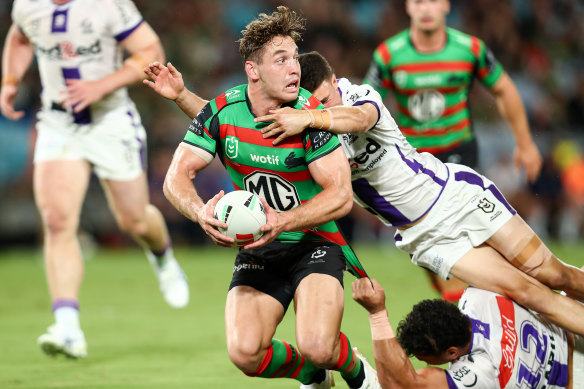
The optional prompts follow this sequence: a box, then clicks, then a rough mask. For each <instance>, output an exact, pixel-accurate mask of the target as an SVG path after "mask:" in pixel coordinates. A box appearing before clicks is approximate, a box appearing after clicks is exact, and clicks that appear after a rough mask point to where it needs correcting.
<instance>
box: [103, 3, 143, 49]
mask: <svg viewBox="0 0 584 389" xmlns="http://www.w3.org/2000/svg"><path fill="white" fill-rule="evenodd" d="M103 4H104V6H105V7H104V8H105V12H106V14H107V16H108V20H109V24H110V29H111V31H112V34H113V36H114V38H115V39H116V40H117V41H118V42H121V41H123V40H124V39H126V38H127V37H128V36H129V35H130V34H131V33H132V32H134V30H135V29H136V28H138V26H139V25H140V24H142V22H143V21H144V19H143V18H142V15H141V14H140V11H138V8H136V5H135V4H134V3H133V2H132V1H131V0H106V1H104V2H103Z"/></svg>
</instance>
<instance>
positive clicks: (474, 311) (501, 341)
mask: <svg viewBox="0 0 584 389" xmlns="http://www.w3.org/2000/svg"><path fill="white" fill-rule="evenodd" d="M459 307H460V310H461V311H462V312H463V313H464V314H466V315H467V316H468V317H469V318H470V320H471V324H472V339H471V349H470V352H469V354H467V355H465V356H463V357H461V358H459V359H457V360H456V361H454V362H452V363H451V365H450V367H449V368H448V370H447V371H446V376H447V378H446V379H447V381H448V387H449V388H451V389H455V388H460V389H463V388H473V389H487V388H488V389H491V388H492V389H495V388H497V389H499V388H500V389H512V388H530V389H543V388H548V389H557V388H565V387H566V383H567V380H568V341H567V336H566V332H565V330H563V329H562V328H560V327H558V326H556V325H555V324H551V323H548V322H547V321H545V319H543V318H541V317H539V316H536V315H535V314H533V313H531V312H530V311H528V310H527V309H525V308H523V307H521V306H520V305H518V304H516V303H514V302H513V301H512V300H510V299H508V298H507V297H503V296H501V295H498V294H496V293H492V292H488V291H485V290H481V289H476V288H468V289H467V290H466V291H465V292H464V294H463V295H462V297H461V299H460V301H459ZM574 387H575V388H576V387H577V386H574Z"/></svg>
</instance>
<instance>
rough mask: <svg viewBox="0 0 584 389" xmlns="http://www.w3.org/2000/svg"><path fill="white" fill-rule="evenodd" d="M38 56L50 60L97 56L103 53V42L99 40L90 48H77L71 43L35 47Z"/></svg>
mask: <svg viewBox="0 0 584 389" xmlns="http://www.w3.org/2000/svg"><path fill="white" fill-rule="evenodd" d="M35 50H36V53H37V55H38V56H39V57H40V56H43V55H44V56H47V57H49V59H60V58H66V59H69V58H75V57H77V56H88V55H97V54H100V53H101V41H100V40H99V39H98V40H97V41H95V42H94V43H93V44H91V45H89V46H77V47H75V45H73V43H71V42H69V41H63V42H58V43H57V44H56V45H55V46H53V47H49V48H48V49H47V48H44V47H40V46H36V47H35Z"/></svg>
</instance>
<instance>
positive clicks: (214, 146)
mask: <svg viewBox="0 0 584 389" xmlns="http://www.w3.org/2000/svg"><path fill="white" fill-rule="evenodd" d="M283 106H289V107H292V108H296V109H303V108H306V109H316V108H323V106H322V104H321V103H320V101H318V100H317V99H316V98H315V97H313V96H312V95H311V94H310V93H309V92H308V91H306V90H304V89H301V90H300V93H299V95H298V98H297V99H296V100H295V101H293V102H290V103H287V104H284V105H283ZM254 119H255V116H254V115H253V113H252V112H251V109H250V102H249V99H248V98H247V85H241V86H238V87H235V88H232V89H229V90H228V91H226V92H225V93H223V94H222V95H220V96H218V97H217V98H215V99H213V100H211V101H210V102H209V103H208V104H207V105H206V106H205V107H204V108H203V109H202V110H201V112H199V114H198V115H197V117H196V118H195V119H194V120H193V122H192V123H191V125H190V126H189V130H188V131H187V134H186V135H185V138H184V140H183V142H185V143H188V144H190V145H193V146H195V147H198V148H201V149H203V150H205V151H206V152H208V153H209V154H211V155H213V156H214V155H215V154H216V155H217V156H218V157H219V158H220V159H221V162H222V163H223V165H224V166H225V168H226V169H227V172H228V173H229V176H230V177H231V181H232V182H233V186H234V187H235V189H245V190H248V191H250V192H252V193H255V194H257V195H258V196H260V197H262V198H263V199H264V200H265V201H266V202H267V203H268V204H269V205H270V206H271V207H272V208H274V209H275V210H276V211H278V212H284V211H288V210H291V209H293V208H295V207H297V206H299V205H301V204H302V203H304V202H306V201H308V200H309V199H311V198H312V197H314V196H315V195H316V194H317V193H319V192H320V191H321V190H322V188H321V187H320V186H319V185H318V184H317V183H316V182H315V181H314V179H313V178H312V176H311V175H310V172H309V170H308V165H309V164H310V163H311V162H313V161H315V160H317V159H319V158H321V157H323V156H325V155H327V154H329V153H331V152H332V151H333V150H335V149H336V148H338V147H340V143H339V140H338V138H337V137H336V136H334V135H333V134H332V133H330V132H328V131H321V130H315V129H311V128H309V129H306V130H305V131H304V132H302V134H299V135H295V136H293V137H289V138H287V139H286V140H285V141H283V142H281V143H280V144H278V145H277V146H274V145H273V144H272V141H273V139H264V138H263V136H262V133H261V131H260V130H261V129H262V128H263V127H265V126H267V125H268V124H269V123H266V122H263V123H256V122H254ZM277 239H278V240H279V241H288V242H298V241H302V240H311V241H314V240H327V241H330V242H333V243H337V244H339V245H341V246H342V247H343V251H344V252H345V255H346V257H347V262H348V263H349V271H351V272H352V273H353V274H354V275H357V276H362V275H364V274H365V272H364V271H363V268H362V266H361V265H360V264H359V261H358V260H357V258H356V256H355V254H354V253H353V252H352V250H351V249H350V248H349V246H348V245H347V243H346V241H345V240H344V238H343V236H342V234H341V232H340V231H339V229H338V227H337V225H336V223H335V222H334V221H330V222H328V223H325V224H323V225H321V226H318V227H317V228H314V229H310V230H303V231H293V232H284V233H282V234H280V236H278V238H277Z"/></svg>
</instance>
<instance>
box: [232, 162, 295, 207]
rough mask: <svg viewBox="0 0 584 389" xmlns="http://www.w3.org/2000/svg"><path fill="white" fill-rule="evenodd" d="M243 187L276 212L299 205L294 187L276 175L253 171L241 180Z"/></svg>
mask: <svg viewBox="0 0 584 389" xmlns="http://www.w3.org/2000/svg"><path fill="white" fill-rule="evenodd" d="M243 185H244V187H245V190H248V191H250V192H251V193H254V194H256V195H258V196H260V197H262V198H263V199H265V200H266V202H267V203H268V204H269V205H270V207H272V208H274V209H275V210H276V211H278V212H284V211H289V210H291V209H293V208H296V207H297V206H299V205H300V196H298V191H297V190H296V187H295V186H294V185H292V184H291V183H290V182H288V181H287V180H286V179H284V178H283V177H281V176H279V175H277V174H274V173H268V172H262V171H255V172H253V173H251V174H248V175H247V176H245V177H244V178H243Z"/></svg>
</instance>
